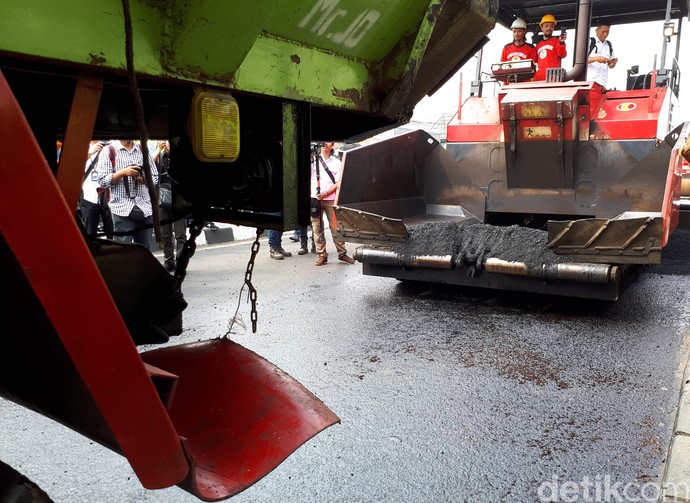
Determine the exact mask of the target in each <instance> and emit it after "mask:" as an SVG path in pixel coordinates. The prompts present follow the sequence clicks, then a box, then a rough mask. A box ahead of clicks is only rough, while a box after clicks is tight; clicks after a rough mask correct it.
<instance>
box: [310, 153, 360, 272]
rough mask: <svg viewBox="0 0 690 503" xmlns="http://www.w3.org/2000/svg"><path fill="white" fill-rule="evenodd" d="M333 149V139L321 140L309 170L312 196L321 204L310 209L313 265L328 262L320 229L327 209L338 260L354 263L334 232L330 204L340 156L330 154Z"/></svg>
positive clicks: (334, 188)
mask: <svg viewBox="0 0 690 503" xmlns="http://www.w3.org/2000/svg"><path fill="white" fill-rule="evenodd" d="M332 153H333V143H324V144H323V145H322V146H321V153H320V155H318V156H317V159H316V161H315V162H313V163H312V172H311V197H312V199H318V201H319V206H320V208H319V209H318V210H317V212H316V214H314V213H312V216H311V227H312V230H313V233H314V243H315V244H316V255H317V258H316V265H317V266H321V265H324V264H325V263H326V262H328V252H327V251H326V239H325V237H324V233H323V213H324V212H325V213H326V217H327V218H328V225H329V227H330V229H331V237H332V238H333V244H334V245H335V248H336V250H337V251H338V260H340V261H341V262H345V263H346V264H354V263H355V261H354V259H353V258H352V257H349V256H348V255H347V248H345V243H344V242H343V241H341V240H339V239H337V238H336V237H335V236H336V221H335V211H334V210H333V204H335V196H336V192H337V190H338V187H339V186H340V167H341V164H340V159H338V158H337V157H334V156H333V155H331V154H332Z"/></svg>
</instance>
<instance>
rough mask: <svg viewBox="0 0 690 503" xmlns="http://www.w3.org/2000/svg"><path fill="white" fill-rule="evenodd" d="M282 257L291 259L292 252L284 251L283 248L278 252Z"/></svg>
mask: <svg viewBox="0 0 690 503" xmlns="http://www.w3.org/2000/svg"><path fill="white" fill-rule="evenodd" d="M278 251H279V252H280V254H281V255H282V256H283V257H292V252H289V251H285V250H284V249H283V248H281V249H280V250H278Z"/></svg>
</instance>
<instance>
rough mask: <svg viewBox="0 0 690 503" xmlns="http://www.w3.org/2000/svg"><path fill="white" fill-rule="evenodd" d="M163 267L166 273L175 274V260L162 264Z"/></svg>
mask: <svg viewBox="0 0 690 503" xmlns="http://www.w3.org/2000/svg"><path fill="white" fill-rule="evenodd" d="M163 267H165V270H166V271H168V272H175V259H168V260H166V261H165V262H164V263H163Z"/></svg>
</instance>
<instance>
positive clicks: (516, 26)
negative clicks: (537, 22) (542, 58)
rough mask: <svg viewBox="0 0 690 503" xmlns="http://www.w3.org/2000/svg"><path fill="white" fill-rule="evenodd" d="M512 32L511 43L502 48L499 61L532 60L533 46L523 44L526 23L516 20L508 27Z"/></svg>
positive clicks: (520, 19)
mask: <svg viewBox="0 0 690 503" xmlns="http://www.w3.org/2000/svg"><path fill="white" fill-rule="evenodd" d="M510 29H511V30H513V41H512V42H511V43H510V44H506V45H505V46H504V47H503V52H502V53H501V61H517V60H520V59H533V58H534V46H533V45H532V44H528V43H527V42H525V33H527V23H525V20H524V19H522V18H517V19H516V20H515V21H513V24H512V25H511V26H510Z"/></svg>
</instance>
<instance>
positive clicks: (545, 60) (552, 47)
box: [533, 14, 567, 80]
mask: <svg viewBox="0 0 690 503" xmlns="http://www.w3.org/2000/svg"><path fill="white" fill-rule="evenodd" d="M539 28H541V31H542V33H543V35H544V38H543V40H541V42H539V43H538V44H537V47H536V48H535V50H534V58H533V61H534V62H535V63H536V64H537V73H535V74H534V80H546V70H547V69H548V68H560V67H561V60H562V59H563V58H565V57H566V56H567V54H566V50H565V35H566V34H565V32H561V36H560V38H556V37H554V36H553V30H554V29H556V18H555V17H553V15H552V14H546V15H545V16H544V17H542V18H541V21H540V22H539Z"/></svg>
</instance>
